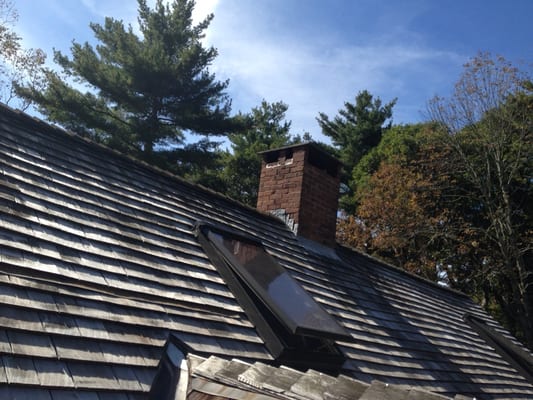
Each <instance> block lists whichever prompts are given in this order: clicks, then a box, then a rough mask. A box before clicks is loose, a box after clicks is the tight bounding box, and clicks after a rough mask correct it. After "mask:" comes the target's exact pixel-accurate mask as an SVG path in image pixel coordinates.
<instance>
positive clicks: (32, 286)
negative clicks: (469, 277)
mask: <svg viewBox="0 0 533 400" xmlns="http://www.w3.org/2000/svg"><path fill="white" fill-rule="evenodd" d="M199 221H204V222H207V223H210V224H216V225H218V226H224V227H227V228H230V229H233V230H237V231H239V232H242V233H245V234H247V235H249V236H251V237H253V238H254V239H256V240H258V241H260V242H261V243H262V245H263V246H264V247H265V249H266V250H267V252H268V253H269V254H270V255H271V256H272V257H274V259H275V260H276V261H277V262H278V263H279V264H280V265H281V266H283V267H284V268H285V269H286V270H287V271H288V272H289V274H290V275H291V276H292V277H293V278H294V279H295V280H296V281H297V282H299V283H300V285H301V286H302V287H303V288H304V289H305V290H306V291H307V292H308V293H309V294H310V295H311V296H312V297H313V299H314V300H315V301H316V302H317V303H319V304H320V305H321V306H322V307H323V308H324V309H325V310H326V311H327V312H328V313H329V314H330V315H332V316H333V317H334V318H335V320H336V321H337V322H338V323H339V324H340V325H341V326H342V327H344V328H345V329H346V330H348V332H349V334H350V335H351V338H352V340H351V341H348V342H340V341H339V342H337V344H336V346H337V348H338V349H339V350H340V352H341V353H342V355H343V357H345V359H346V361H345V362H344V364H342V367H341V370H340V374H341V377H336V376H335V377H332V376H329V375H320V373H318V372H316V374H318V375H313V373H315V372H309V373H307V372H304V371H296V372H293V373H292V374H293V375H298V376H300V374H304V375H301V376H300V378H301V379H302V380H301V381H300V383H299V384H296V381H294V382H293V381H289V380H287V379H289V377H290V378H291V379H292V375H291V373H288V372H287V373H282V372H284V371H283V370H282V372H280V370H279V368H281V367H280V366H279V365H278V364H279V363H277V361H276V360H275V357H274V356H273V355H272V354H271V352H270V351H269V349H268V347H267V344H266V339H265V338H264V337H262V336H261V335H260V334H259V333H258V330H257V329H256V327H255V325H254V323H253V322H252V320H251V319H250V316H249V315H248V314H247V311H246V310H245V309H244V308H243V305H242V304H241V303H240V302H239V301H238V300H237V297H236V295H235V293H232V291H231V290H230V289H229V287H228V284H227V282H226V281H225V279H224V278H223V277H222V275H221V274H220V272H219V271H218V269H217V266H216V265H215V264H214V263H213V262H212V260H211V259H210V257H209V256H208V254H207V253H206V251H205V250H204V248H203V247H202V245H201V244H200V243H199V241H198V239H197V237H196V234H195V226H196V224H197V222H199ZM465 313H470V314H472V315H475V316H477V317H479V318H481V319H482V320H483V321H486V323H487V324H489V325H491V326H492V327H494V328H495V329H498V330H500V331H501V332H502V334H504V335H506V336H507V337H508V338H509V339H510V340H513V339H512V338H510V337H509V335H508V334H507V333H505V331H503V330H501V328H500V327H498V325H497V324H496V323H495V322H494V321H493V320H492V319H491V318H490V317H489V316H488V315H487V314H486V313H485V312H484V311H483V310H482V309H481V308H480V307H479V306H477V305H476V304H475V303H473V302H472V301H471V300H470V299H469V298H467V297H466V296H464V295H462V294H460V293H457V292H454V291H451V290H449V289H445V288H440V287H438V286H437V285H434V284H432V283H430V282H426V281H424V280H422V279H420V278H416V277H413V276H411V275H408V274H406V273H405V272H403V271H399V270H397V269H395V268H393V267H390V266H387V265H384V264H383V263H381V262H379V261H377V260H374V259H372V258H369V257H366V256H364V255H362V254H359V253H357V252H354V251H352V250H350V249H346V248H340V247H338V248H337V249H335V250H331V249H330V250H327V249H324V248H322V247H320V246H314V245H310V244H309V243H308V242H307V241H305V240H301V239H299V238H298V237H296V236H295V235H294V234H293V232H292V231H291V230H290V229H288V228H287V227H286V226H285V225H284V224H283V223H282V222H281V221H279V220H278V219H276V218H274V217H272V216H270V215H267V214H264V213H260V212H257V211H256V210H253V209H251V208H249V207H245V206H243V205H241V204H239V203H237V202H234V201H232V200H230V199H227V198H225V197H224V196H221V195H219V194H216V193H214V192H212V191H209V190H206V189H204V188H201V187H198V186H195V185H192V184H190V183H188V182H185V181H183V180H181V179H179V178H177V177H174V176H172V175H170V174H168V173H166V172H163V171H160V170H157V169H155V168H152V167H149V166H147V165H145V164H143V163H141V162H138V161H136V160H133V159H130V158H128V157H125V156H122V155H120V154H118V153H115V152H113V151H111V150H108V149H106V148H104V147H102V146H99V145H97V144H94V143H91V142H89V141H87V140H85V139H82V138H80V137H77V136H74V135H72V134H70V133H67V132H65V131H63V130H61V129H58V128H55V127H52V126H50V125H48V124H46V123H43V122H40V121H38V120H35V119H33V118H31V117H29V116H27V115H25V114H22V113H18V112H14V111H12V110H10V109H8V108H6V107H3V106H0V397H2V398H36V399H39V398H43V399H70V398H77V399H78V398H79V399H99V400H102V399H105V398H123V399H141V398H147V396H148V393H149V391H150V388H151V385H152V381H153V379H154V377H155V376H156V373H157V371H158V365H159V363H160V360H161V357H162V355H163V346H164V345H165V342H166V341H167V338H168V337H169V334H171V333H172V334H173V335H175V336H176V337H179V339H180V340H181V341H182V342H183V343H185V344H186V345H187V346H188V348H189V349H190V351H191V352H192V353H194V354H196V355H199V356H202V357H205V358H208V357H209V356H214V357H215V359H216V360H219V361H220V362H223V363H224V365H225V368H226V369H222V370H220V371H219V375H217V376H210V377H209V379H211V383H213V382H215V381H216V382H217V384H218V385H223V384H224V382H226V383H227V382H228V381H231V382H234V381H236V382H238V381H239V379H235V377H239V376H242V378H241V380H242V379H246V376H247V375H246V374H245V371H242V369H243V367H242V366H243V365H245V364H243V363H249V365H255V367H256V368H257V371H259V369H260V368H265V370H269V371H271V374H270V375H268V374H267V375H265V376H264V377H263V378H261V379H263V380H262V383H261V384H262V385H264V387H266V388H267V389H268V388H269V387H270V389H271V392H272V393H271V394H269V395H268V396H270V395H272V396H275V390H276V389H277V390H281V389H282V388H283V390H289V386H287V385H288V384H289V383H291V384H290V388H291V389H290V390H292V393H293V395H294V396H295V398H298V396H300V397H301V398H314V397H313V396H315V395H316V396H318V393H320V396H322V397H321V398H324V399H331V400H333V399H344V398H347V397H346V396H347V395H346V393H347V391H348V392H349V390H350V388H353V389H352V390H354V392H353V393H356V392H357V390H359V389H360V393H359V392H357V393H359V394H360V395H361V396H363V393H366V395H367V396H370V395H371V394H372V391H374V392H375V393H381V394H380V395H383V396H389V397H391V396H393V394H394V393H393V392H391V390H392V389H391V388H392V387H395V388H398V387H401V388H403V389H405V388H410V389H409V390H410V392H409V393H410V394H409V395H408V397H406V398H409V399H417V398H420V399H429V398H430V397H427V396H429V395H427V393H428V392H433V393H434V394H435V399H437V398H440V397H439V396H441V395H442V396H446V397H449V398H453V397H454V396H457V395H464V396H468V397H469V398H472V397H476V398H477V399H520V398H522V399H525V398H532V397H533V385H532V384H531V383H529V382H528V381H527V380H526V379H525V378H524V377H522V376H521V375H520V373H519V372H518V371H517V370H516V369H515V367H513V365H512V364H511V363H509V362H508V361H507V360H506V359H504V358H503V357H502V356H500V355H499V354H498V353H497V352H496V351H495V350H494V349H493V348H492V347H491V346H490V345H489V344H488V343H487V342H485V340H483V338H482V337H481V336H480V335H479V334H477V333H476V332H475V331H474V330H473V329H472V328H471V327H470V326H469V325H468V324H467V323H466V322H465V320H464V318H463V317H464V315H465ZM233 358H236V359H239V361H238V362H237V361H235V362H237V364H235V362H234V363H233V364H232V363H231V361H230V360H231V359H233ZM246 365H248V364H246ZM260 366H265V367H260ZM269 368H272V369H269ZM283 368H285V367H283ZM200 370H201V369H199V370H198V371H200ZM248 370H249V368H248V367H247V370H246V371H248ZM253 371H255V370H249V372H248V373H249V374H252V372H253ZM257 371H256V372H257ZM291 371H294V370H291ZM215 375H216V374H215ZM204 378H205V377H204ZM256 378H257V379H256ZM256 378H254V379H256V381H257V380H258V379H259V375H258V374H256ZM250 379H251V378H250ZM269 379H270V380H269ZM284 379H285V380H284ZM374 381H377V382H379V383H375V382H374ZM353 382H358V383H357V384H354V383H353ZM373 382H374V383H373ZM241 383H242V382H241ZM209 384H210V382H209V381H208V382H204V383H202V385H201V386H198V388H197V390H198V391H200V390H204V389H205V387H207V386H209ZM198 385H200V383H198ZM276 385H278V386H276ZM283 385H285V386H283ZM313 385H314V386H315V387H316V386H317V385H318V386H320V390H319V389H311V386H313ZM358 385H359V386H358ZM213 387H214V386H213ZM356 387H359V389H356ZM202 388H204V389H202ZM218 388H221V387H218ZM370 388H372V389H370ZM363 389H364V391H363ZM403 389H402V390H403ZM240 390H242V388H241V389H240ZM417 391H421V392H422V393H424V395H425V396H426V397H423V396H422V395H420V397H417V396H418V394H417V393H418V392H417ZM198 393H200V392H198ZM233 393H237V392H233ZM328 393H329V394H328ZM259 394H260V395H261V396H267V395H266V394H265V393H262V394H261V393H259ZM259 394H258V398H259V397H260V396H259ZM359 394H358V395H359ZM24 396H26V397H24ZM200 397H201V396H200ZM317 398H318V397H317ZM361 398H365V397H364V396H363V397H361ZM384 398H386V397H384ZM391 398H393V397H391Z"/></svg>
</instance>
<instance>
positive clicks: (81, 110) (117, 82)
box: [18, 0, 232, 163]
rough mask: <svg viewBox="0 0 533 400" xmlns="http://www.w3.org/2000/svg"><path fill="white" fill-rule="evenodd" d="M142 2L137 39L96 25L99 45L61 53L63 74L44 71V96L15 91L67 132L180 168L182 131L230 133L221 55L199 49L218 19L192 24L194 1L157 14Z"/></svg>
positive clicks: (127, 31)
mask: <svg viewBox="0 0 533 400" xmlns="http://www.w3.org/2000/svg"><path fill="white" fill-rule="evenodd" d="M138 3H139V6H138V13H139V15H138V22H139V31H140V34H137V33H136V32H135V30H134V28H133V27H132V26H131V25H129V26H128V27H125V26H124V24H123V22H122V21H119V20H116V19H113V18H110V17H108V18H106V19H105V23H104V24H103V25H100V24H97V23H92V24H91V28H92V30H93V32H94V35H95V37H96V40H97V41H98V44H97V45H96V46H95V47H93V46H92V45H91V44H89V43H87V42H86V43H85V44H80V43H76V42H74V43H73V45H72V47H71V52H72V55H71V57H68V56H66V55H63V54H62V53H61V52H59V51H56V52H55V57H54V60H55V62H56V63H57V64H58V65H59V66H60V67H61V69H62V73H61V74H59V73H57V72H54V71H53V70H51V69H48V70H46V81H47V86H46V89H45V90H44V91H41V90H38V89H37V88H35V87H31V86H25V87H19V88H18V92H19V94H20V95H21V96H23V97H25V98H27V99H30V100H32V101H35V102H36V103H37V104H38V109H39V111H40V112H41V113H42V114H44V115H45V116H46V117H47V118H48V119H49V120H51V121H53V122H57V123H59V124H61V125H63V126H64V127H65V128H67V129H70V130H73V131H75V132H77V133H79V134H81V135H86V136H90V137H92V138H94V139H97V140H99V141H102V142H104V143H106V144H108V145H110V146H112V147H114V148H117V149H119V150H121V151H124V152H127V153H129V154H135V155H137V156H140V157H142V158H144V159H145V160H147V161H149V162H154V161H156V162H160V163H162V162H168V161H169V160H170V161H172V162H173V163H175V162H176V159H175V156H176V153H175V152H174V150H176V149H179V147H180V146H182V145H183V144H184V138H185V135H184V132H192V133H197V134H204V135H212V134H215V135H220V134H226V133H227V132H228V131H229V130H231V129H232V120H231V119H230V118H229V112H230V101H229V99H228V97H227V95H226V94H225V89H226V88H227V86H228V81H223V82H220V81H217V80H216V78H215V76H214V74H212V73H210V72H209V69H208V67H209V65H210V64H211V63H212V61H213V60H214V59H215V57H216V55H217V51H216V49H215V48H213V47H209V48H204V46H203V44H202V39H203V37H204V31H205V30H206V29H207V27H208V26H209V23H210V22H211V20H212V18H213V15H209V16H208V17H207V18H205V19H204V20H203V21H202V22H200V23H199V24H198V25H193V22H192V11H193V8H194V1H193V0H175V1H174V2H172V3H171V4H170V5H168V4H167V5H165V3H164V2H163V1H162V0H157V2H156V4H155V7H154V9H151V8H149V7H148V5H147V2H146V0H138ZM81 88H83V90H85V91H82V89H81ZM163 156H164V157H163ZM173 156H174V159H173Z"/></svg>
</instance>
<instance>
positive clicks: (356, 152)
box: [317, 90, 396, 213]
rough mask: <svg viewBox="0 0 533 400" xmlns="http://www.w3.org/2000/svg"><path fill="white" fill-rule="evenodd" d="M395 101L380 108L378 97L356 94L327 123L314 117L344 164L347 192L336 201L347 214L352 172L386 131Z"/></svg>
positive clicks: (322, 116) (350, 204) (351, 201)
mask: <svg viewBox="0 0 533 400" xmlns="http://www.w3.org/2000/svg"><path fill="white" fill-rule="evenodd" d="M395 104H396V99H394V100H392V101H391V102H390V103H388V104H385V105H382V103H381V100H380V99H379V98H376V99H374V98H373V96H372V95H371V94H370V93H369V92H368V91H366V90H363V91H362V92H359V93H358V94H357V96H356V97H355V103H354V104H352V103H349V102H346V103H344V109H341V110H339V113H338V115H337V116H335V117H334V118H333V120H330V119H329V117H328V116H327V115H326V114H324V113H319V117H318V118H317V121H318V124H319V125H320V128H321V129H322V133H323V134H324V135H326V136H328V137H330V138H331V140H332V143H333V145H334V146H335V147H336V149H337V151H338V156H339V158H340V160H341V161H342V162H343V164H344V169H345V173H344V175H343V177H342V181H343V183H344V184H346V185H347V189H348V190H347V192H346V193H345V194H344V195H343V196H342V197H341V199H340V206H341V208H342V209H344V210H345V211H346V212H348V213H353V212H354V211H355V203H354V197H353V193H354V192H355V187H354V184H353V182H351V181H350V177H351V176H352V173H353V170H354V168H355V166H356V165H357V163H358V162H359V161H360V160H361V158H362V157H363V156H364V155H365V154H366V153H368V151H369V150H370V149H372V148H373V147H375V146H377V144H378V143H379V142H380V140H381V136H382V134H383V132H385V131H386V130H387V129H389V128H390V126H391V123H390V121H389V123H387V124H386V122H387V120H389V119H390V118H391V117H392V108H393V107H394V105H395Z"/></svg>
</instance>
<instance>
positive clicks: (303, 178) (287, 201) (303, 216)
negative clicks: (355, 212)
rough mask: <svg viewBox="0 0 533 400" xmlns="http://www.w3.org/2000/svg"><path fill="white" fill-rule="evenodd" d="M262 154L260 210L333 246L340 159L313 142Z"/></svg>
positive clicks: (301, 232) (310, 237)
mask: <svg viewBox="0 0 533 400" xmlns="http://www.w3.org/2000/svg"><path fill="white" fill-rule="evenodd" d="M260 154H261V155H262V156H263V162H262V166H261V180H260V182H259V193H258V197H257V209H258V210H260V211H265V212H269V213H272V214H274V215H277V216H279V217H280V218H282V219H284V220H285V222H286V223H287V224H288V225H289V226H290V227H291V229H292V230H293V231H294V232H295V233H296V234H297V235H298V236H302V237H305V238H307V239H311V240H313V241H315V242H318V243H321V244H324V245H327V246H330V247H333V246H334V245H335V228H336V223H337V206H338V196H339V185H340V169H341V163H340V161H338V160H336V159H335V158H334V157H332V156H331V155H329V154H328V153H326V152H325V151H324V150H322V149H321V148H320V147H318V146H317V145H315V144H313V143H305V144H297V145H293V146H288V147H283V148H280V149H274V150H268V151H264V152H262V153H260Z"/></svg>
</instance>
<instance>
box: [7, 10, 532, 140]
mask: <svg viewBox="0 0 533 400" xmlns="http://www.w3.org/2000/svg"><path fill="white" fill-rule="evenodd" d="M154 2H155V0H152V1H150V0H149V1H148V3H149V4H154ZM14 3H15V7H16V8H17V9H18V12H19V21H18V22H17V31H18V32H19V34H20V35H21V36H22V38H23V41H24V45H25V46H27V47H34V48H35V47H39V48H41V49H43V50H44V51H45V52H46V53H47V54H48V55H49V62H50V65H53V62H52V60H51V59H52V49H53V48H55V49H57V50H60V51H61V52H63V53H64V54H70V52H69V48H70V46H71V44H72V41H73V40H74V41H76V42H80V43H84V42H86V41H89V42H92V43H94V35H93V34H92V31H91V30H90V28H89V23H90V22H97V23H102V22H103V20H104V18H105V17H106V16H111V17H113V18H115V19H119V20H122V21H124V23H125V24H126V25H127V24H130V23H131V24H132V25H133V26H134V27H135V24H136V19H137V2H136V1H134V0H46V1H45V0H14ZM208 13H214V15H215V18H214V20H213V21H212V23H211V25H210V26H209V28H208V30H207V31H206V34H207V35H206V39H205V41H206V45H209V46H213V47H215V48H216V49H217V50H218V57H217V58H216V60H215V61H214V62H213V65H211V66H210V71H211V72H214V73H215V75H216V76H217V78H218V79H219V80H226V79H229V81H230V83H229V87H228V91H227V92H228V95H229V96H230V98H231V99H232V112H233V113H237V112H239V111H241V112H249V111H250V110H251V109H252V107H257V106H259V105H260V103H261V101H262V100H263V99H264V100H266V101H268V102H276V101H283V102H284V103H286V104H287V105H288V106H289V109H288V112H287V119H288V120H290V121H292V133H294V134H303V133H304V132H309V133H310V134H311V136H312V137H313V138H314V139H315V140H318V141H326V142H328V141H329V140H328V139H327V138H325V137H324V136H323V135H321V132H320V127H319V125H318V123H317V122H316V117H317V116H318V114H319V112H324V113H325V114H326V115H328V116H330V117H331V118H333V117H334V116H335V115H336V114H337V112H338V110H339V109H341V108H343V107H344V103H345V102H347V101H348V102H351V103H353V102H354V99H355V96H356V95H357V93H359V92H360V91H362V90H368V91H369V92H370V93H371V94H372V95H373V96H374V97H379V98H380V99H381V100H382V101H383V102H384V103H388V102H389V101H391V100H393V99H395V98H397V103H396V106H395V107H394V109H393V123H395V124H401V123H415V122H419V121H423V120H424V111H425V109H426V104H427V101H428V100H429V99H431V98H432V97H434V96H435V95H440V96H448V95H449V94H450V93H451V91H452V90H453V85H454V83H455V82H456V81H457V80H458V78H459V76H460V74H461V72H462V68H463V64H464V63H465V62H467V61H468V60H469V59H470V58H472V57H473V56H475V55H476V54H478V52H480V51H483V52H490V53H491V54H492V55H494V56H495V55H501V56H504V57H505V58H506V59H507V60H509V61H511V62H512V63H513V64H515V65H517V66H519V67H520V68H522V69H525V70H529V71H531V64H532V63H533V24H532V23H531V21H532V20H533V0H506V1H504V0H328V1H324V0H196V8H195V15H194V16H195V19H196V20H197V21H200V20H201V19H202V18H203V17H204V16H206V15H207V14H208ZM522 63H523V64H522Z"/></svg>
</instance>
